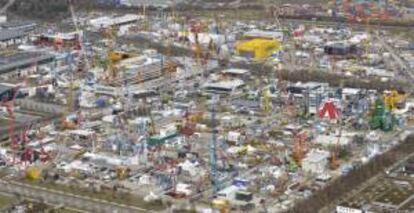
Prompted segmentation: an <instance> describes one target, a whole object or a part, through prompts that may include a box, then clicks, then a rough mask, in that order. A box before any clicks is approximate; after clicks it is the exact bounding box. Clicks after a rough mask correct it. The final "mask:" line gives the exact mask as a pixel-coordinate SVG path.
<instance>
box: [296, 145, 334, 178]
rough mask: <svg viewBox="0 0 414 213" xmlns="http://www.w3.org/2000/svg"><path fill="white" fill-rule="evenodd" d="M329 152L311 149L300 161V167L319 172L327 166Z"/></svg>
mask: <svg viewBox="0 0 414 213" xmlns="http://www.w3.org/2000/svg"><path fill="white" fill-rule="evenodd" d="M328 157H329V152H326V151H321V150H311V151H310V152H309V153H308V154H307V155H306V157H305V158H304V159H303V161H302V169H303V170H304V171H305V172H310V173H315V174H321V173H324V172H325V171H326V169H327V166H328Z"/></svg>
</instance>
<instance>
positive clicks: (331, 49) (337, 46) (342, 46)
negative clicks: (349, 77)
mask: <svg viewBox="0 0 414 213" xmlns="http://www.w3.org/2000/svg"><path fill="white" fill-rule="evenodd" d="M324 52H325V54H328V55H342V56H344V55H354V54H358V53H360V52H361V51H360V49H359V48H358V46H357V45H355V44H351V43H348V42H334V43H330V44H327V45H325V46H324Z"/></svg>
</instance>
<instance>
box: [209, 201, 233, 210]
mask: <svg viewBox="0 0 414 213" xmlns="http://www.w3.org/2000/svg"><path fill="white" fill-rule="evenodd" d="M211 207H212V208H213V209H217V210H219V211H220V213H228V212H230V202H229V201H228V200H226V199H221V198H216V199H214V200H212V201H211Z"/></svg>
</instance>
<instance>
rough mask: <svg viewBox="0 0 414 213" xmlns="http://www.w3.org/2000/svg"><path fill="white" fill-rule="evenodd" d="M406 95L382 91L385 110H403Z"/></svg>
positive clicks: (395, 91)
mask: <svg viewBox="0 0 414 213" xmlns="http://www.w3.org/2000/svg"><path fill="white" fill-rule="evenodd" d="M407 96H408V95H407V94H400V93H399V92H398V91H397V90H391V91H384V94H383V96H382V100H383V102H384V108H385V109H386V110H393V109H396V108H404V104H405V101H406V99H407Z"/></svg>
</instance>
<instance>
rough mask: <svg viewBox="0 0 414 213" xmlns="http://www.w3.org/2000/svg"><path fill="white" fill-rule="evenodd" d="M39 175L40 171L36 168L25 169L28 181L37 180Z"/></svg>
mask: <svg viewBox="0 0 414 213" xmlns="http://www.w3.org/2000/svg"><path fill="white" fill-rule="evenodd" d="M41 174H42V172H41V170H40V169H39V168H37V167H29V168H27V169H26V178H27V179H29V180H38V179H40V176H41Z"/></svg>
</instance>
